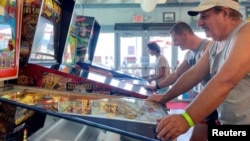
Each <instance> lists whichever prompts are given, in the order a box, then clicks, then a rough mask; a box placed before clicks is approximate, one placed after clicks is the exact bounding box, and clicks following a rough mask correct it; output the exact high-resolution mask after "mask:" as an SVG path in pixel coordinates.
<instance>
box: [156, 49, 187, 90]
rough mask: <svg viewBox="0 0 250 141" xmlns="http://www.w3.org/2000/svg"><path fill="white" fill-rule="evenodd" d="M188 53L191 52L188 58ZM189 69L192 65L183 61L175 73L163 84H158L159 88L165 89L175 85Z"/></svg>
mask: <svg viewBox="0 0 250 141" xmlns="http://www.w3.org/2000/svg"><path fill="white" fill-rule="evenodd" d="M188 53H189V52H187V53H186V55H185V56H187V55H188ZM189 68H190V65H189V64H188V62H187V61H186V60H184V61H182V63H181V64H180V65H179V66H178V67H177V68H176V70H175V71H174V72H173V73H171V74H170V75H169V76H168V77H166V78H165V79H164V80H163V81H162V82H160V83H158V86H159V87H160V88H163V87H167V86H169V85H172V84H174V83H175V82H176V80H177V79H178V78H179V77H180V76H181V75H182V74H183V73H184V72H185V71H187V70H188V69H189Z"/></svg>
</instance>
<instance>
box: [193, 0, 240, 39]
mask: <svg viewBox="0 0 250 141" xmlns="http://www.w3.org/2000/svg"><path fill="white" fill-rule="evenodd" d="M239 9H240V4H239V1H238V0H202V1H201V2H200V4H199V6H198V7H195V8H193V9H191V10H189V11H188V15H190V16H196V15H199V21H198V26H200V27H201V28H202V29H204V31H205V32H206V35H207V36H209V37H212V38H213V39H214V40H224V39H225V38H226V37H227V36H228V34H230V32H231V31H230V30H231V29H229V28H231V27H230V26H234V25H232V23H233V22H238V21H241V20H242V14H241V13H240V11H239ZM228 32H229V33H228Z"/></svg>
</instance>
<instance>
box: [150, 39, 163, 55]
mask: <svg viewBox="0 0 250 141" xmlns="http://www.w3.org/2000/svg"><path fill="white" fill-rule="evenodd" d="M147 49H148V52H149V54H150V55H157V54H160V53H161V48H160V46H159V45H158V44H157V43H156V42H150V43H148V44H147Z"/></svg>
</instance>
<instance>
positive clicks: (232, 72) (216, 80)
mask: <svg viewBox="0 0 250 141" xmlns="http://www.w3.org/2000/svg"><path fill="white" fill-rule="evenodd" d="M239 8H240V4H239V1H237V0H202V1H201V3H200V4H199V6H198V7H196V8H193V9H192V10H190V11H188V14H189V15H191V16H195V15H198V14H199V16H200V17H199V20H198V25H199V26H200V27H201V28H202V29H203V30H204V31H205V32H206V35H207V36H209V37H212V38H213V40H215V41H216V42H215V43H214V45H213V46H212V47H211V48H210V50H208V51H206V52H205V54H204V55H203V56H202V57H201V58H200V59H199V61H198V62H197V63H196V65H195V66H193V67H192V68H191V69H189V70H188V71H187V72H186V73H185V74H184V75H182V77H181V78H180V79H179V80H178V81H177V82H176V83H175V85H173V87H172V88H171V89H170V90H169V91H168V92H169V93H174V94H175V95H176V96H177V95H179V94H180V93H179V91H180V90H182V91H183V90H189V89H190V88H192V87H193V86H194V85H196V84H197V83H198V82H200V80H202V78H203V77H204V76H205V75H206V74H207V73H210V74H211V75H212V79H210V81H209V82H208V83H207V85H206V86H205V88H204V89H203V90H202V91H201V93H200V94H199V95H198V96H197V97H196V98H195V99H194V100H193V101H192V103H191V104H189V105H188V106H187V108H186V109H185V112H183V113H182V114H172V115H168V116H166V117H163V118H161V119H158V122H159V123H158V125H157V128H156V132H157V137H158V138H159V139H161V140H168V139H174V138H176V137H178V136H179V135H181V134H183V133H185V132H186V131H187V130H188V129H189V128H190V127H192V126H193V125H194V124H196V123H199V122H200V121H202V119H204V118H205V117H206V116H207V115H208V114H209V113H211V112H212V111H213V110H215V109H216V108H217V110H218V115H219V121H220V123H221V124H222V125H226V124H229V125H239V124H248V125H249V124H250V103H249V101H250V63H249V62H250V47H249V45H250V40H249V37H250V24H249V23H248V22H246V21H244V20H242V14H241V13H240V12H239ZM183 81H184V82H186V83H187V84H185V85H181V84H183Z"/></svg>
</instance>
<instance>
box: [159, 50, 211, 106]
mask: <svg viewBox="0 0 250 141" xmlns="http://www.w3.org/2000/svg"><path fill="white" fill-rule="evenodd" d="M208 73H209V53H208V49H207V50H206V51H205V53H204V55H203V56H202V57H201V58H200V59H199V61H198V62H197V63H196V64H195V65H194V66H193V67H191V68H190V69H189V70H187V71H186V72H185V73H183V74H182V75H181V76H180V78H179V79H178V80H177V81H176V83H175V84H174V85H173V86H172V88H171V89H169V90H168V92H167V93H166V94H165V95H164V96H163V98H162V99H161V101H160V102H161V103H165V102H166V101H169V100H171V99H173V98H175V97H177V96H179V95H181V94H182V93H184V92H186V91H188V90H190V89H192V88H193V87H194V86H195V85H197V84H198V83H199V82H200V81H202V79H203V78H204V77H205V76H206V75H207V74H208Z"/></svg>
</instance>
